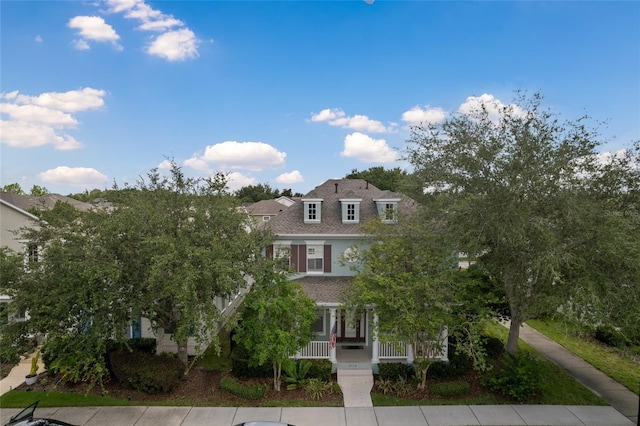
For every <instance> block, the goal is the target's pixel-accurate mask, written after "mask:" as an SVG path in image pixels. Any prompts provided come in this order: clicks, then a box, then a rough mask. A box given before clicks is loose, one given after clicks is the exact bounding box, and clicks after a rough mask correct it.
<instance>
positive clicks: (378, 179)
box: [345, 166, 408, 192]
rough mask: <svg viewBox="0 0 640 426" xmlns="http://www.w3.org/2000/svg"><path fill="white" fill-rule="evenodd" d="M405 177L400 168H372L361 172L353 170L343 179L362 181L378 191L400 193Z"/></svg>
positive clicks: (405, 173) (404, 172)
mask: <svg viewBox="0 0 640 426" xmlns="http://www.w3.org/2000/svg"><path fill="white" fill-rule="evenodd" d="M407 176H408V175H407V172H406V171H404V170H402V169H401V168H400V167H395V168H393V169H389V170H387V169H385V168H384V167H382V166H374V167H370V168H368V169H367V170H362V171H358V170H357V169H353V170H351V173H349V174H347V175H346V176H345V179H364V180H366V181H367V182H369V183H371V184H372V185H373V186H375V187H376V188H378V189H382V190H389V191H394V192H397V191H401V192H402V189H403V188H402V185H403V183H404V181H405V179H406V178H407Z"/></svg>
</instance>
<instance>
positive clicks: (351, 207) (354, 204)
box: [340, 198, 362, 223]
mask: <svg viewBox="0 0 640 426" xmlns="http://www.w3.org/2000/svg"><path fill="white" fill-rule="evenodd" d="M361 201H362V199H361V198H343V199H340V204H341V206H342V223H359V222H360V202H361Z"/></svg>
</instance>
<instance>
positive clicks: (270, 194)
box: [234, 183, 302, 203]
mask: <svg viewBox="0 0 640 426" xmlns="http://www.w3.org/2000/svg"><path fill="white" fill-rule="evenodd" d="M234 195H235V196H236V198H238V199H239V200H240V201H241V202H243V203H256V202H258V201H262V200H271V199H274V198H278V197H280V196H286V197H302V194H300V193H295V194H294V193H292V192H291V189H283V190H282V192H280V190H279V189H274V188H272V187H271V185H269V184H268V183H259V184H257V185H247V186H243V187H242V188H240V189H239V190H237V191H236V192H235V193H234Z"/></svg>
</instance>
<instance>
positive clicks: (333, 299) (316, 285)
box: [294, 275, 353, 303]
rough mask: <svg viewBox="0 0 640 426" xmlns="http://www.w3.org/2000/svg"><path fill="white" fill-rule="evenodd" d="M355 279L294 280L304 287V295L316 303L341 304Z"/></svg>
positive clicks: (318, 277)
mask: <svg viewBox="0 0 640 426" xmlns="http://www.w3.org/2000/svg"><path fill="white" fill-rule="evenodd" d="M351 281H353V277H327V276H313V275H308V276H306V277H302V278H298V279H297V280H294V282H297V283H298V284H300V286H301V287H302V290H303V291H304V293H305V294H306V295H307V296H309V297H310V298H311V299H313V300H314V301H315V302H316V303H340V302H342V295H343V293H344V291H345V290H346V288H347V286H348V285H349V283H350V282H351Z"/></svg>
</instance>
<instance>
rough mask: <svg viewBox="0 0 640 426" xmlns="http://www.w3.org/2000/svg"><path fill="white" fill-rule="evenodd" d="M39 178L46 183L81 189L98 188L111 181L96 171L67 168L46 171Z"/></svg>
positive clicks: (61, 167) (82, 168)
mask: <svg viewBox="0 0 640 426" xmlns="http://www.w3.org/2000/svg"><path fill="white" fill-rule="evenodd" d="M38 177H39V178H40V179H42V181H43V182H46V183H50V184H58V185H71V186H77V187H81V188H96V187H97V186H99V185H102V184H104V183H106V182H107V181H108V180H109V179H108V178H107V176H106V175H104V174H102V173H100V172H99V171H97V170H96V169H93V168H87V167H67V166H60V167H56V168H55V169H49V170H46V171H44V172H42V173H40V174H38Z"/></svg>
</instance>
